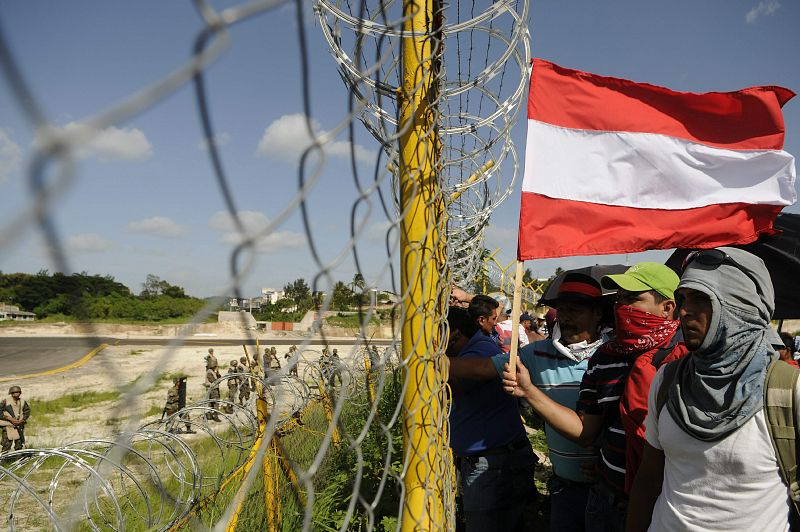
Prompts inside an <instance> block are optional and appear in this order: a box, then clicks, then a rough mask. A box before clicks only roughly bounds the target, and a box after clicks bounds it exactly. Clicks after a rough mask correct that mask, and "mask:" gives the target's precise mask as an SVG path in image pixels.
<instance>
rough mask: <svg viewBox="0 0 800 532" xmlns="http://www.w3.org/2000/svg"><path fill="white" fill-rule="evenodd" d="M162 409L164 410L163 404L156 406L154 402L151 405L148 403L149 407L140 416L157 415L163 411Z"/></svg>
mask: <svg viewBox="0 0 800 532" xmlns="http://www.w3.org/2000/svg"><path fill="white" fill-rule="evenodd" d="M163 411H164V407H163V406H158V405H156V404H152V405H150V408H148V409H147V411H146V412H145V413H144V414H143V415H142V417H144V418H148V417H150V416H157V415H160V414H161V412H163Z"/></svg>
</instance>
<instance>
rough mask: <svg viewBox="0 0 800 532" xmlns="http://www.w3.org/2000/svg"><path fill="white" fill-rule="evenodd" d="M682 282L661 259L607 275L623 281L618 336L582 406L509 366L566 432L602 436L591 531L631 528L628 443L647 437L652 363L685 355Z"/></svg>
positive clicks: (585, 438) (511, 388)
mask: <svg viewBox="0 0 800 532" xmlns="http://www.w3.org/2000/svg"><path fill="white" fill-rule="evenodd" d="M678 281H679V279H678V276H677V275H676V274H675V272H673V271H672V270H670V269H669V268H667V267H666V266H664V265H663V264H657V263H639V264H636V265H634V266H632V267H631V268H629V269H628V270H627V271H626V272H625V273H624V274H621V275H614V276H608V277H607V278H604V282H605V284H606V285H608V286H614V287H618V292H617V298H618V300H617V304H616V305H615V307H614V314H615V316H614V321H615V338H614V339H613V340H611V341H609V342H607V343H605V344H603V346H601V347H600V349H598V350H597V352H595V354H594V355H592V357H591V359H590V360H589V366H588V369H587V371H586V373H585V374H584V377H583V381H582V382H581V386H580V395H579V400H578V404H577V406H576V408H575V410H571V409H569V408H565V407H563V406H562V405H559V404H557V403H555V402H553V401H552V400H551V399H549V398H548V397H547V396H546V395H545V394H543V393H542V392H541V390H539V389H538V388H537V387H536V386H533V385H532V384H531V380H530V375H529V373H528V371H527V369H526V368H525V366H524V364H521V363H519V364H517V374H516V375H513V374H511V373H510V372H509V371H508V369H507V368H506V371H505V372H504V373H503V384H504V386H505V389H506V391H507V392H508V393H511V394H512V395H514V396H516V397H522V398H525V399H526V400H527V401H528V403H529V404H530V405H531V406H532V407H533V409H534V410H536V411H537V412H538V413H539V415H540V416H541V417H542V418H543V419H544V420H545V422H547V423H548V424H550V425H551V426H552V427H553V428H555V429H556V430H557V431H559V432H560V433H561V434H562V435H564V436H566V437H567V438H569V439H572V440H574V441H576V442H578V443H580V444H582V445H585V446H590V445H593V444H595V443H597V442H599V444H600V446H601V449H600V458H601V459H600V464H599V465H600V475H599V478H598V480H597V482H596V483H595V485H594V486H593V487H592V489H591V491H590V494H589V500H588V503H587V506H586V530H593V531H602V532H617V531H622V530H624V529H625V513H626V511H627V499H628V497H627V493H626V489H625V488H626V478H625V473H626V468H627V467H628V465H627V464H628V460H629V459H630V460H631V462H635V461H636V458H635V455H632V456H631V457H629V456H628V455H627V452H626V449H627V447H628V442H631V441H640V440H641V438H643V434H644V433H643V430H642V429H641V425H642V423H643V420H644V418H645V417H646V415H647V393H648V390H649V384H650V381H651V380H652V378H653V375H654V374H655V371H656V369H657V368H656V367H655V366H653V364H654V362H655V363H658V362H659V361H661V362H662V363H663V360H660V359H666V358H667V357H669V358H670V359H674V358H677V357H679V356H681V355H682V354H683V353H685V349H684V348H683V347H678V345H679V344H676V343H674V342H673V339H674V336H675V332H676V331H677V329H678V322H677V321H676V320H675V319H674V311H675V301H674V291H675V289H676V288H677V286H678ZM640 359H641V360H640ZM650 366H653V368H652V370H651V368H650ZM629 376H630V377H631V378H630V379H629ZM642 404H643V405H644V406H642ZM626 436H627V437H626ZM636 445H637V444H636V443H634V444H633V445H632V447H636ZM640 448H641V447H640ZM639 456H641V451H639ZM637 466H638V463H636V464H634V467H637ZM631 478H633V477H631Z"/></svg>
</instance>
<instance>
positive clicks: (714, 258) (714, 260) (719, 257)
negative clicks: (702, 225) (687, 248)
mask: <svg viewBox="0 0 800 532" xmlns="http://www.w3.org/2000/svg"><path fill="white" fill-rule="evenodd" d="M692 262H698V263H700V264H702V265H704V266H713V267H714V268H718V267H719V266H720V264H723V263H726V262H727V263H728V264H732V265H734V266H735V267H736V269H737V270H739V271H740V272H742V273H743V274H745V275H746V276H747V277H748V278H749V279H750V280H751V281H753V284H754V285H756V287H758V286H759V282H758V281H757V280H756V278H755V277H753V275H752V274H751V273H750V271H749V270H748V269H747V268H745V267H744V266H742V265H741V264H739V263H738V262H736V260H734V258H733V257H731V256H730V255H728V254H727V253H725V252H724V251H722V250H721V249H701V250H697V251H692V252H691V253H689V254H688V255H686V258H685V259H683V265H682V266H681V276H683V273H684V272H685V271H686V268H687V266H689V264H691V263H692Z"/></svg>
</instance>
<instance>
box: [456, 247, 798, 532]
mask: <svg viewBox="0 0 800 532" xmlns="http://www.w3.org/2000/svg"><path fill="white" fill-rule="evenodd" d="M680 273H681V275H680V276H679V275H678V274H676V273H675V272H674V271H673V270H671V269H670V268H668V267H667V266H665V265H662V264H658V263H652V262H643V263H639V264H636V265H634V266H632V267H630V268H628V269H627V270H626V271H625V272H624V273H622V274H617V275H607V276H604V277H603V278H602V279H595V278H593V277H591V276H589V275H585V274H583V273H579V272H577V271H570V272H566V274H565V275H564V277H563V278H562V282H561V284H560V286H559V288H558V291H557V296H556V297H555V299H554V300H550V301H549V302H548V303H549V305H550V306H551V307H552V308H551V312H553V314H555V317H554V316H553V314H550V313H548V316H549V317H550V320H549V321H548V323H547V329H546V330H545V328H544V324H542V326H539V323H538V322H537V321H535V319H534V317H533V316H531V315H530V314H523V315H522V316H521V318H520V329H519V344H518V348H519V350H518V360H517V363H516V371H515V372H514V373H512V372H511V371H510V368H509V364H508V362H509V355H508V351H509V350H510V346H511V332H512V331H513V325H512V323H511V321H510V319H507V318H508V316H507V315H506V311H507V309H506V308H504V306H503V305H499V304H498V302H497V301H496V300H494V299H492V298H491V297H488V296H486V295H475V296H470V295H469V294H467V293H465V292H464V291H463V290H460V289H457V288H454V290H453V300H454V303H456V305H455V306H452V307H451V309H450V312H449V316H448V322H449V326H450V337H449V343H448V347H447V354H448V357H449V361H450V364H449V367H450V384H451V387H452V390H453V406H452V410H451V414H450V423H451V447H452V449H453V454H454V456H455V458H456V463H457V470H458V472H459V474H460V480H459V486H460V494H461V501H462V507H463V515H464V522H465V525H466V530H476V531H477V530H481V531H484V530H487V531H488V530H502V531H504V532H508V531H511V530H529V529H531V526H530V525H531V520H530V515H529V513H530V507H531V503H532V502H533V501H535V500H536V498H537V497H538V493H537V490H536V487H535V483H534V478H533V470H534V466H535V455H534V453H533V452H532V450H531V447H530V444H529V443H528V438H527V436H526V433H525V427H524V426H523V425H522V422H521V420H520V415H519V407H520V402H524V403H527V405H529V406H530V408H532V409H533V410H534V412H535V413H536V414H537V415H538V416H539V417H540V418H541V419H542V420H543V422H544V427H545V435H546V439H547V444H548V447H549V459H550V462H551V463H552V467H553V471H552V477H551V479H550V481H549V484H548V488H549V490H548V491H549V493H550V519H551V522H550V530H551V531H553V532H557V531H559V532H560V531H584V530H586V531H602V532H617V531H624V530H628V531H643V530H658V531H673V530H691V531H695V530H696V531H700V530H770V531H772V530H776V531H777V530H790V523H791V524H794V523H795V522H796V515H797V514H796V510H795V507H794V502H793V499H794V501H797V500H800V488H799V487H798V483H797V478H796V476H797V467H796V465H797V461H796V454H795V452H796V451H795V441H796V430H795V428H794V427H795V426H800V425H799V424H797V423H794V422H793V420H795V419H798V417H796V416H795V415H794V409H793V406H792V405H793V403H794V401H793V397H797V400H800V391H798V388H797V384H796V383H797V374H798V373H800V372H798V371H797V362H795V355H796V354H795V353H794V350H795V339H794V338H793V337H792V336H791V335H788V334H786V333H782V334H781V335H778V334H777V333H776V332H775V331H774V329H773V328H772V326H771V323H770V320H771V317H772V312H773V310H774V293H773V287H772V283H771V280H770V277H769V272H768V271H767V269H766V267H765V265H764V263H763V261H762V260H761V259H759V258H758V257H756V256H755V255H752V254H750V253H748V252H746V251H743V250H740V249H735V248H727V247H723V248H717V249H712V250H705V251H701V252H695V253H692V254H690V255H689V257H688V258H687V259H686V261H685V262H684V266H683V268H682V271H681V272H680ZM608 298H613V299H614V301H615V303H614V304H613V306H612V305H608V304H607V302H608ZM463 305H468V306H467V307H466V308H460V306H463ZM612 308H613V311H611V310H610V309H612ZM543 317H544V316H543ZM498 320H502V321H500V322H499V323H498ZM773 368H774V371H773ZM773 374H774V375H779V374H780V375H781V377H773ZM768 378H769V380H767V379H768ZM780 379H783V380H780ZM776 383H780V384H776ZM767 392H769V393H767ZM781 416H783V417H781ZM787 419H788V421H787ZM781 438H783V442H781ZM787 441H788V442H789V444H790V445H789V446H788V447H787V446H786V442H787ZM781 445H783V448H782V449H787V448H790V449H791V452H789V451H785V450H782V449H781V450H779V448H780V446H781ZM787 457H788V458H787ZM787 478H788V480H786V479H787ZM792 529H794V527H793V528H792ZM798 530H800V529H798Z"/></svg>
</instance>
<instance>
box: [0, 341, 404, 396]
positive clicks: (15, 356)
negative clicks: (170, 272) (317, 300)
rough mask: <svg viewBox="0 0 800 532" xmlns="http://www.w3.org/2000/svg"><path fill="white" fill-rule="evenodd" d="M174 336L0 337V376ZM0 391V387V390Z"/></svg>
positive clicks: (194, 343)
mask: <svg viewBox="0 0 800 532" xmlns="http://www.w3.org/2000/svg"><path fill="white" fill-rule="evenodd" d="M173 340H174V339H173V338H159V337H149V338H123V339H120V338H110V337H94V338H77V337H63V336H55V337H16V336H6V337H3V336H0V377H5V376H8V375H27V374H29V373H38V372H41V371H48V370H52V369H56V368H60V367H63V366H66V365H67V364H71V363H73V362H75V361H76V360H78V359H80V358H81V357H83V356H84V355H86V354H87V353H88V352H89V351H91V350H92V349H94V348H96V347H98V346H99V345H100V344H108V345H161V346H165V345H167V344H169V343H170V342H171V341H173ZM342 340H343V339H340V338H332V339H329V340H328V341H329V343H333V344H337V343H350V342H352V341H353V339H348V340H347V341H346V342H344V341H342ZM259 342H260V344H261V346H267V345H292V344H294V345H299V344H300V343H301V342H302V339H300V338H269V339H259ZM324 343H325V342H324V341H323V340H322V338H313V339H312V340H311V341H310V344H311V345H324ZM372 343H374V344H377V345H389V344H390V343H391V341H390V340H378V339H375V340H372ZM242 344H245V345H256V341H255V339H250V338H238V339H237V338H225V339H223V338H216V337H213V336H212V337H203V338H196V337H192V338H184V339H182V340H181V345H183V346H201V347H215V346H222V345H242ZM1 392H2V390H0V393H1Z"/></svg>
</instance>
